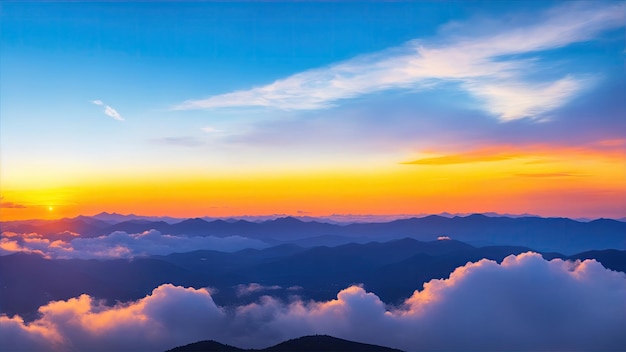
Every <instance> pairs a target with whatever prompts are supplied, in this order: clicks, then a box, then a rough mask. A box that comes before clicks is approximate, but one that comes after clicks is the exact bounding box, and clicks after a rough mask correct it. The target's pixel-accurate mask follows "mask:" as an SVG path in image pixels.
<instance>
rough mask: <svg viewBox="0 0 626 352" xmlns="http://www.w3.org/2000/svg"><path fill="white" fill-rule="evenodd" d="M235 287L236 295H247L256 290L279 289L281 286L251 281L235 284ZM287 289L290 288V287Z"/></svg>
mask: <svg viewBox="0 0 626 352" xmlns="http://www.w3.org/2000/svg"><path fill="white" fill-rule="evenodd" d="M235 288H236V289H237V297H243V296H247V295H250V294H252V293H257V292H263V291H270V290H280V289H281V288H282V287H280V286H278V285H272V286H265V285H261V284H258V283H256V282H253V283H250V284H248V285H245V284H240V285H237V286H236V287H235ZM288 289H291V287H290V288H288Z"/></svg>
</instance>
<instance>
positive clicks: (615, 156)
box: [400, 143, 624, 177]
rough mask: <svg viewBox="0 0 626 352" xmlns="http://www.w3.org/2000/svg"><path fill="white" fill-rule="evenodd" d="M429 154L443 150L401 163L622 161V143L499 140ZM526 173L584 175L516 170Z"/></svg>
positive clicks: (528, 174) (544, 175) (538, 175)
mask: <svg viewBox="0 0 626 352" xmlns="http://www.w3.org/2000/svg"><path fill="white" fill-rule="evenodd" d="M424 153H428V154H443V155H438V156H433V157H426V158H420V159H416V160H411V161H404V162H401V163H400V164H404V165H453V164H468V163H481V162H497V161H506V160H511V159H528V161H526V162H525V164H528V165H531V164H544V163H549V162H554V161H555V160H559V161H561V160H566V159H572V160H582V159H604V160H606V161H610V162H621V161H622V160H623V155H624V149H623V148H622V147H621V146H613V145H598V144H597V143H591V144H585V145H576V146H568V145H559V144H552V143H549V144H527V145H518V146H515V145H508V144H499V145H491V146H488V147H479V148H476V149H470V150H467V151H465V152H461V153H456V154H454V153H452V154H446V153H435V152H433V151H424ZM518 175H519V176H526V177H533V176H536V177H557V176H561V177H566V176H586V175H585V174H584V173H579V172H552V173H527V174H518Z"/></svg>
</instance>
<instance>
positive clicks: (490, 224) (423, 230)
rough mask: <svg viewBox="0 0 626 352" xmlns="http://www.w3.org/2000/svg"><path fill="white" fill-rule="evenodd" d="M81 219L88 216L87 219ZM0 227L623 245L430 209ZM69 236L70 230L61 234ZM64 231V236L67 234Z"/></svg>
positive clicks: (583, 233) (599, 234)
mask: <svg viewBox="0 0 626 352" xmlns="http://www.w3.org/2000/svg"><path fill="white" fill-rule="evenodd" d="M87 219H91V221H88V220H87ZM0 226H1V227H2V231H13V232H22V233H30V232H37V233H40V234H44V235H46V236H60V235H58V234H59V233H61V232H63V231H65V230H68V231H72V232H76V233H80V234H81V235H82V236H84V237H93V236H99V235H107V234H110V233H112V232H114V231H124V232H127V233H142V232H144V231H148V230H151V229H154V230H158V231H160V232H161V233H164V234H170V235H187V236H218V237H226V236H235V235H237V236H242V237H248V238H253V239H258V240H261V241H264V242H266V243H269V244H280V243H296V244H298V245H301V246H319V245H329V246H336V245H340V244H345V243H349V242H361V243H363V242H368V241H379V242H383V241H388V240H392V239H400V238H405V237H410V238H414V239H418V240H422V241H430V240H434V239H436V238H438V237H439V236H448V237H451V238H452V239H455V240H459V241H463V242H466V243H469V244H472V245H474V246H487V245H515V246H525V247H530V248H534V249H537V250H541V251H546V252H547V251H555V252H560V253H566V254H574V253H579V252H583V251H588V250H604V249H619V250H623V249H626V222H621V221H616V220H610V219H597V220H593V221H589V222H581V221H575V220H571V219H567V218H540V217H533V216H529V217H516V218H510V217H504V216H500V217H488V216H485V215H481V214H474V215H469V216H455V217H452V218H448V217H444V216H438V215H430V216H426V217H422V218H409V219H400V220H394V221H390V222H382V223H352V224H343V225H338V224H329V223H324V222H319V221H306V222H305V221H301V220H299V219H296V218H294V217H284V218H277V219H274V220H267V221H262V222H250V221H246V220H236V221H225V220H213V221H207V220H205V219H199V218H194V219H186V220H183V221H179V222H176V223H168V222H166V221H151V220H146V219H133V220H125V221H122V222H119V223H116V224H113V225H111V224H109V223H107V222H104V221H102V220H98V219H94V218H87V217H78V218H74V219H63V220H56V221H39V222H9V223H2V224H0ZM65 236H66V237H65V238H66V239H71V235H67V234H66V235H65ZM67 236H70V237H67Z"/></svg>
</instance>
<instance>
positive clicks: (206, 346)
mask: <svg viewBox="0 0 626 352" xmlns="http://www.w3.org/2000/svg"><path fill="white" fill-rule="evenodd" d="M209 351H215V352H218V351H219V352H222V351H223V352H231V351H267V352H399V351H400V350H397V349H393V348H389V347H383V346H377V345H370V344H366V343H360V342H354V341H349V340H344V339H340V338H337V337H332V336H328V335H311V336H303V337H299V338H296V339H292V340H288V341H285V342H281V343H279V344H277V345H274V346H271V347H267V348H264V349H241V348H237V347H233V346H229V345H225V344H222V343H219V342H216V341H200V342H195V343H191V344H188V345H185V346H180V347H176V348H173V349H170V350H167V352H209Z"/></svg>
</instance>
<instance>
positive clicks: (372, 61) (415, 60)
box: [174, 2, 626, 121]
mask: <svg viewBox="0 0 626 352" xmlns="http://www.w3.org/2000/svg"><path fill="white" fill-rule="evenodd" d="M625 13H626V5H625V4H624V3H623V2H619V3H600V4H589V3H568V4H565V5H562V6H559V7H556V8H553V9H551V10H549V11H546V12H544V13H542V14H539V15H537V16H535V17H536V18H537V21H536V22H535V23H531V24H528V23H527V24H523V25H517V26H515V25H514V26H511V24H510V23H505V22H502V23H500V25H499V26H500V27H501V28H496V29H495V30H494V32H495V34H494V33H490V34H486V35H485V34H483V35H479V36H474V37H463V36H459V37H456V38H452V39H443V40H441V39H439V38H435V39H433V40H431V43H426V42H424V41H420V40H413V41H410V42H408V43H406V44H405V45H404V46H401V47H397V48H391V49H388V50H386V51H382V52H378V53H374V54H369V55H363V56H360V57H356V58H353V59H349V60H347V61H343V62H339V63H336V64H333V65H330V66H327V67H322V68H316V69H311V70H307V71H303V72H300V73H296V74H294V75H292V76H289V77H286V78H283V79H279V80H276V81H274V82H273V83H271V84H268V85H265V86H261V87H256V88H252V89H247V90H240V91H235V92H230V93H225V94H220V95H214V96H211V97H208V98H206V99H200V100H188V101H185V102H183V103H182V104H179V105H178V106H175V107H174V109H175V110H190V109H212V108H228V107H249V106H261V107H272V108H278V109H283V110H311V109H323V108H328V107H331V106H334V105H335V104H336V103H337V102H338V101H340V100H343V99H350V98H354V97H358V96H361V95H364V94H370V93H375V92H380V91H386V90H390V89H413V90H422V89H429V88H432V87H434V86H436V85H437V84H438V83H441V82H452V83H455V84H457V85H458V88H459V89H461V90H463V91H465V92H466V93H469V94H470V95H472V96H474V97H475V98H477V99H478V100H479V101H480V102H481V104H482V109H483V110H485V111H487V112H488V113H489V114H491V115H493V116H495V117H497V118H498V119H499V120H501V121H511V120H517V119H521V118H533V119H537V120H539V121H541V120H544V119H546V116H545V115H546V114H547V113H549V112H550V111H553V110H555V109H557V108H559V107H561V106H563V105H564V104H566V103H567V102H568V101H569V100H571V99H572V98H573V97H574V96H576V95H577V94H579V93H580V92H581V91H583V90H584V89H585V88H587V87H589V86H591V85H593V82H594V77H593V74H586V75H573V74H566V75H564V76H562V77H559V78H552V79H550V78H544V79H543V80H537V79H533V78H532V75H533V74H535V75H536V74H537V73H538V71H537V67H536V65H535V61H536V58H520V55H535V56H537V55H539V54H540V53H541V52H542V51H547V50H551V49H558V48H562V47H566V46H568V45H570V44H574V43H580V42H584V41H588V40H592V39H594V38H595V37H596V36H598V35H599V34H601V33H602V32H605V31H608V30H612V29H616V28H622V27H624V16H625ZM581 18H584V20H581Z"/></svg>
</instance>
